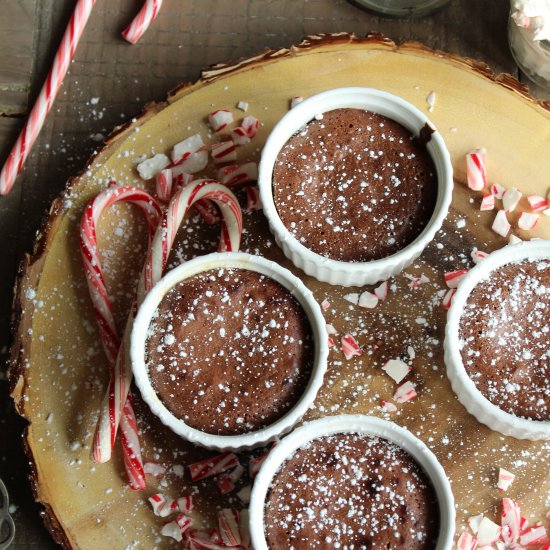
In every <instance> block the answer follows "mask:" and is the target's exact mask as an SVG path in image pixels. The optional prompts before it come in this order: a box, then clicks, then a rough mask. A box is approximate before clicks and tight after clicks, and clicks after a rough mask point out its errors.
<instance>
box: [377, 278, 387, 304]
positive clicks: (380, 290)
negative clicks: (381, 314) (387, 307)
mask: <svg viewBox="0 0 550 550" xmlns="http://www.w3.org/2000/svg"><path fill="white" fill-rule="evenodd" d="M374 294H375V295H376V296H377V297H378V299H379V300H380V301H381V302H383V301H384V300H385V299H386V297H387V296H388V281H384V282H382V283H380V285H378V286H377V287H376V288H375V289H374Z"/></svg>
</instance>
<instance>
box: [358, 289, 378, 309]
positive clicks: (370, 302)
mask: <svg viewBox="0 0 550 550" xmlns="http://www.w3.org/2000/svg"><path fill="white" fill-rule="evenodd" d="M358 305H359V307H364V308H368V309H372V308H375V307H376V306H377V305H378V296H376V294H373V293H372V292H368V291H367V290H366V291H365V292H362V293H361V295H360V296H359V302H358Z"/></svg>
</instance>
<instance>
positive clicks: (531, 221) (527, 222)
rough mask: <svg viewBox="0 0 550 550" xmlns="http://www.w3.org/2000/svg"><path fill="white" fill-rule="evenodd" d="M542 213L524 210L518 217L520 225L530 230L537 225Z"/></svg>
mask: <svg viewBox="0 0 550 550" xmlns="http://www.w3.org/2000/svg"><path fill="white" fill-rule="evenodd" d="M539 216H540V214H534V213H531V212H522V213H521V214H520V216H519V218H518V227H519V228H520V229H523V230H524V231H529V229H533V227H535V225H537V223H538V221H539Z"/></svg>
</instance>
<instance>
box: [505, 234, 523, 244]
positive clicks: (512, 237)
mask: <svg viewBox="0 0 550 550" xmlns="http://www.w3.org/2000/svg"><path fill="white" fill-rule="evenodd" d="M508 242H509V243H510V244H518V243H522V242H523V239H520V238H519V237H517V236H516V235H514V234H513V233H512V234H511V235H510V238H509V239H508Z"/></svg>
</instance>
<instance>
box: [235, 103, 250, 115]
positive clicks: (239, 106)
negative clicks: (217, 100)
mask: <svg viewBox="0 0 550 550" xmlns="http://www.w3.org/2000/svg"><path fill="white" fill-rule="evenodd" d="M237 109H239V110H241V111H244V112H245V113H246V111H248V103H247V102H246V101H239V102H237Z"/></svg>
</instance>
